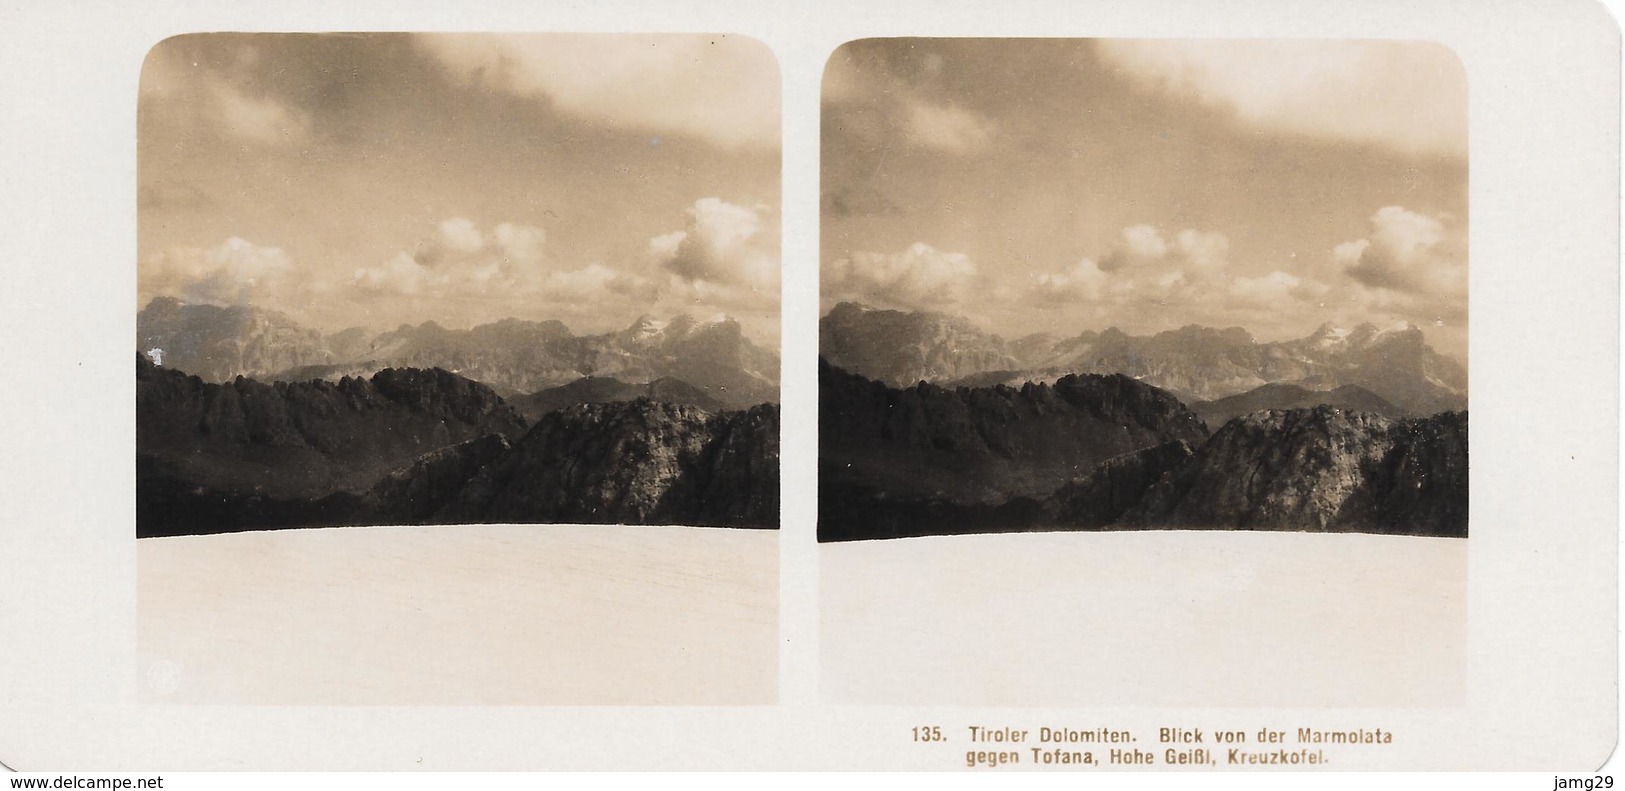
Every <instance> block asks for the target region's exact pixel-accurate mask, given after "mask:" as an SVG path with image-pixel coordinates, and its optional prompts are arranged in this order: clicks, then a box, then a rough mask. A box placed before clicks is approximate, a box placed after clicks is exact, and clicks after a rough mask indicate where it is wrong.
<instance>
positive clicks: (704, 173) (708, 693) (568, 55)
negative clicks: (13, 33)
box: [135, 33, 780, 704]
mask: <svg viewBox="0 0 1625 791" xmlns="http://www.w3.org/2000/svg"><path fill="white" fill-rule="evenodd" d="M779 124H780V121H779V76H778V68H777V64H776V61H775V60H774V57H773V55H772V53H771V52H770V51H769V50H768V49H767V48H766V47H765V46H763V45H762V44H760V43H759V42H756V41H753V40H750V39H746V38H740V37H734V36H727V35H720V34H719V35H699V34H695V35H678V34H659V35H631V34H625V35H607V34H606V35H588V34H537V35H519V34H503V35H495V34H493V35H476V34H469V35H451V34H445V35H442V34H424V35H405V34H285V35H278V34H226V33H221V34H213V33H203V34H193V35H185V36H179V37H175V38H170V39H167V40H165V41H163V42H162V43H160V44H158V45H157V46H156V47H155V48H153V50H152V51H151V53H150V54H149V55H148V57H147V60H146V63H145V65H144V68H143V71H142V74H141V83H140V97H139V115H138V126H139V128H138V129H137V130H136V132H137V134H136V138H137V143H138V179H137V181H138V190H139V194H138V209H139V218H138V219H139V222H138V235H139V241H138V246H137V247H138V261H137V262H136V266H137V290H138V302H139V304H138V313H137V315H136V333H137V337H136V354H135V406H136V410H135V411H136V476H137V481H136V520H135V530H136V535H137V537H138V543H139V544H140V549H139V570H140V588H141V602H140V623H141V640H142V651H143V660H142V661H143V664H144V666H145V668H146V669H145V670H144V671H143V672H144V673H145V674H146V675H147V680H148V682H149V683H148V685H147V690H146V691H147V692H148V693H150V694H151V696H152V697H153V698H154V699H158V700H185V701H199V700H208V701H224V702H240V703H251V702H252V703H259V702H300V703H340V702H356V703H379V704H381V703H416V702H431V703H484V704H508V703H599V702H602V703H670V702H683V703H696V702H697V703H706V702H771V701H772V700H773V699H775V696H776V688H775V687H776V681H775V678H776V667H777V658H776V650H775V641H776V628H775V626H776V607H777V563H778V551H777V546H778V545H777V533H776V532H774V531H776V529H777V528H778V526H779V426H780V421H779V406H778V402H779V365H780V364H779V354H778V347H779V332H780V329H779V315H780V311H779V282H780V275H779V259H780V256H779V232H778V225H779V210H778V192H779V178H780V176H779V171H780V151H779ZM362 527H369V528H375V529H360V528H362ZM408 656H411V657H413V658H412V659H411V660H408V659H406V657H408ZM453 671H455V672H453ZM448 673H450V675H451V678H452V679H454V680H453V681H448V680H447V678H446V674H448Z"/></svg>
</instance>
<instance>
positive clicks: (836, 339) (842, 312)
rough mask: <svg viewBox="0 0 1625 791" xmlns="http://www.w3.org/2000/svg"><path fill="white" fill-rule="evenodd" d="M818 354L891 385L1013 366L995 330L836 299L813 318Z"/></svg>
mask: <svg viewBox="0 0 1625 791" xmlns="http://www.w3.org/2000/svg"><path fill="white" fill-rule="evenodd" d="M818 333H819V340H818V343H819V354H820V355H822V356H823V357H824V359H826V360H828V361H829V362H830V364H831V365H834V366H836V367H838V368H841V369H843V370H846V371H851V372H852V373H855V374H858V375H859V376H864V377H867V378H869V379H874V380H876V381H879V382H884V383H886V384H889V385H892V386H894V387H907V386H909V385H912V384H914V383H915V382H920V381H927V382H941V381H946V380H951V379H958V378H960V377H963V376H969V375H971V374H974V373H979V372H983V371H992V370H1001V369H1009V368H1015V367H1018V365H1019V364H1020V363H1019V362H1018V360H1017V358H1016V357H1015V356H1014V355H1013V354H1012V353H1011V351H1010V348H1009V346H1008V345H1007V344H1006V343H1005V342H1004V340H1003V339H1002V338H999V337H998V336H997V335H989V334H987V333H984V332H982V331H980V330H978V329H976V327H975V326H973V325H972V324H971V323H970V322H968V321H966V320H964V319H961V318H956V317H953V316H947V315H944V314H940V313H904V312H901V311H896V310H876V309H873V308H868V307H864V306H862V305H857V304H855V303H850V302H843V303H841V304H839V305H836V306H835V308H834V309H833V310H831V311H830V312H829V314H828V315H826V316H824V318H823V319H822V320H821V321H819V323H818Z"/></svg>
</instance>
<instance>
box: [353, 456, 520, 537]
mask: <svg viewBox="0 0 1625 791" xmlns="http://www.w3.org/2000/svg"><path fill="white" fill-rule="evenodd" d="M512 449H513V446H512V445H511V444H509V443H508V439H507V437H504V436H502V435H501V434H486V435H485V436H483V437H480V438H478V439H471V440H469V441H467V442H463V443H460V444H457V445H452V446H450V447H447V448H441V449H440V450H436V451H430V452H429V453H425V454H423V455H422V456H419V457H418V458H417V459H415V460H413V462H412V464H411V465H410V466H407V467H402V468H400V469H398V470H395V471H393V472H390V473H388V474H386V475H385V476H384V477H383V478H381V479H379V481H378V482H377V483H375V484H373V486H372V489H371V490H370V491H368V492H367V494H366V496H365V498H364V499H363V500H362V503H361V507H362V508H363V509H364V510H365V511H366V513H367V514H368V516H369V518H370V519H371V520H372V521H376V522H379V523H382V524H398V525H418V524H424V523H425V522H428V521H429V520H430V519H431V518H432V517H433V516H434V515H435V513H437V512H438V511H440V509H442V508H445V507H446V506H447V505H448V504H450V503H451V502H452V501H453V500H455V499H456V498H457V495H458V494H459V493H460V492H462V490H463V487H464V486H465V485H467V483H468V481H469V479H470V478H473V477H474V476H475V475H478V474H479V471H480V470H481V469H483V468H484V467H485V466H486V465H487V464H490V463H491V462H492V461H495V460H496V459H497V458H498V457H500V456H502V455H503V454H505V453H507V452H508V451H510V450H512Z"/></svg>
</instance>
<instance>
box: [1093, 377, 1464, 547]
mask: <svg viewBox="0 0 1625 791" xmlns="http://www.w3.org/2000/svg"><path fill="white" fill-rule="evenodd" d="M1121 523H1122V524H1123V525H1124V526H1133V527H1179V528H1245V529H1250V530H1298V531H1340V532H1377V533H1397V534H1404V535H1442V536H1466V535H1467V415H1466V413H1465V412H1455V413H1443V414H1439V415H1435V416H1433V417H1430V418H1420V419H1409V420H1400V421H1394V420H1389V419H1388V418H1385V417H1382V416H1381V415H1375V414H1370V413H1360V412H1345V411H1343V410H1340V409H1337V408H1335V407H1324V406H1323V407H1316V408H1314V409H1310V410H1290V411H1268V412H1259V413H1254V414H1252V415H1249V416H1247V417H1244V418H1238V419H1236V420H1233V421H1231V422H1230V423H1228V424H1226V425H1225V426H1224V427H1223V428H1222V429H1220V430H1219V431H1218V432H1217V433H1215V434H1214V435H1213V437H1212V438H1211V439H1209V440H1208V442H1207V443H1206V444H1205V445H1204V446H1203V447H1202V448H1201V450H1200V451H1199V452H1198V453H1197V454H1196V455H1195V456H1194V457H1192V458H1191V459H1190V461H1188V462H1187V463H1185V464H1183V465H1181V466H1179V467H1178V468H1177V469H1175V470H1173V471H1172V472H1170V473H1169V474H1167V475H1165V476H1164V477H1163V478H1162V480H1160V481H1158V482H1157V483H1156V484H1155V485H1154V486H1152V487H1151V488H1150V489H1149V490H1147V492H1146V493H1145V496H1144V497H1143V498H1142V499H1141V501H1140V502H1139V503H1138V504H1137V505H1135V506H1134V507H1133V508H1132V509H1130V510H1129V511H1128V512H1127V513H1125V514H1124V515H1123V517H1122V519H1121Z"/></svg>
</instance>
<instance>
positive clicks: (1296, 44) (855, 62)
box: [821, 39, 1468, 361]
mask: <svg viewBox="0 0 1625 791" xmlns="http://www.w3.org/2000/svg"><path fill="white" fill-rule="evenodd" d="M1465 80H1466V78H1465V75H1464V73H1463V71H1462V69H1461V67H1460V64H1459V62H1458V61H1456V59H1455V57H1454V56H1453V55H1452V54H1451V53H1450V52H1449V51H1448V50H1447V49H1445V48H1443V47H1441V46H1438V45H1434V44H1429V43H1409V42H1325V41H1290V42H1288V41H1273V42H1272V41H1201V42H1179V41H1132V40H1118V41H1087V40H1060V39H1044V40H1037V39H1035V40H1002V41H1001V40H969V39H958V40H956V39H936V40H933V39H883V40H866V41H859V42H853V43H850V44H847V45H846V46H844V47H842V48H841V49H840V50H838V51H837V52H836V53H835V54H834V56H832V57H831V59H830V61H829V64H828V67H827V69H826V71H825V76H824V96H823V105H824V115H823V184H822V193H823V194H822V203H823V211H822V214H823V217H824V224H823V227H822V240H823V246H822V253H821V255H822V293H823V301H824V307H825V309H828V308H829V307H831V306H832V305H833V304H834V303H835V302H838V301H841V300H847V299H851V300H857V301H861V302H865V303H868V304H871V305H876V306H884V307H893V308H900V309H928V310H941V311H947V312H954V313H959V314H962V315H966V316H968V317H970V318H972V319H974V320H976V321H978V322H979V323H981V324H982V325H983V326H984V327H986V328H988V329H990V330H993V331H995V332H998V333H1000V334H1003V335H1005V336H1007V337H1016V336H1020V335H1024V334H1027V333H1030V332H1038V331H1048V332H1055V333H1060V334H1076V333H1078V332H1081V331H1083V330H1090V329H1093V330H1101V329H1105V328H1106V327H1108V326H1113V325H1116V326H1118V327H1121V328H1123V329H1125V330H1127V331H1129V332H1133V333H1150V332H1155V331H1160V330H1164V329H1170V328H1175V327H1179V326H1183V325H1185V324H1191V323H1198V324H1206V325H1210V326H1243V327H1246V328H1247V329H1249V330H1251V331H1252V332H1253V334H1254V335H1255V336H1256V337H1258V338H1259V339H1260V340H1275V339H1280V338H1286V337H1301V336H1303V335H1306V334H1308V333H1309V332H1311V331H1312V330H1313V329H1314V328H1315V327H1317V326H1319V325H1320V324H1322V323H1324V322H1327V321H1333V322H1337V323H1341V324H1344V325H1352V324H1354V323H1357V322H1361V321H1370V322H1373V323H1376V324H1379V325H1381V326H1391V325H1395V324H1398V323H1399V322H1410V323H1412V324H1414V325H1416V326H1419V327H1421V328H1422V329H1423V330H1424V332H1425V333H1426V335H1427V337H1428V340H1429V343H1430V344H1432V345H1433V346H1434V347H1435V348H1437V349H1438V350H1440V351H1443V352H1446V353H1449V354H1452V355H1455V356H1457V357H1458V358H1460V359H1462V360H1463V361H1465V359H1466V358H1465V355H1466V342H1467V171H1468V169H1467V95H1466V90H1467V89H1466V81H1465Z"/></svg>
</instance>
